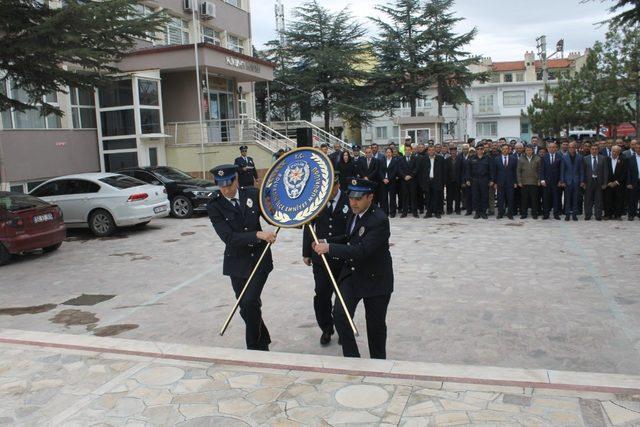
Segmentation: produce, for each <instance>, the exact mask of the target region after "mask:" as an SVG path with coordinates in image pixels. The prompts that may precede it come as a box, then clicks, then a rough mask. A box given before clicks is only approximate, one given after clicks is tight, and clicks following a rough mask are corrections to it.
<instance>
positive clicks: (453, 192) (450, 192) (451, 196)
mask: <svg viewBox="0 0 640 427" xmlns="http://www.w3.org/2000/svg"><path fill="white" fill-rule="evenodd" d="M453 211H455V212H456V213H460V183H459V182H452V181H449V182H447V213H448V214H450V213H451V212H453Z"/></svg>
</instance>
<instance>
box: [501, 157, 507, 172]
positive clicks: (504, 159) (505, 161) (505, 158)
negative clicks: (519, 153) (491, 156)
mask: <svg viewBox="0 0 640 427" xmlns="http://www.w3.org/2000/svg"><path fill="white" fill-rule="evenodd" d="M502 163H504V167H505V169H506V168H507V164H508V161H507V156H504V157H503V162H502Z"/></svg>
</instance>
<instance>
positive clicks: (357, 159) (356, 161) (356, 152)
mask: <svg viewBox="0 0 640 427" xmlns="http://www.w3.org/2000/svg"><path fill="white" fill-rule="evenodd" d="M361 148H362V147H361V146H359V145H355V144H354V145H353V156H352V157H351V161H352V162H353V165H354V167H355V171H356V176H357V177H360V174H361V173H362V169H363V166H362V161H363V160H364V156H363V155H362V152H361V151H360V150H361Z"/></svg>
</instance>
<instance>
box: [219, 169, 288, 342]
mask: <svg viewBox="0 0 640 427" xmlns="http://www.w3.org/2000/svg"><path fill="white" fill-rule="evenodd" d="M211 173H212V174H213V176H214V177H215V180H216V184H217V185H218V186H219V187H220V190H219V191H216V192H215V193H214V195H213V197H212V199H211V200H210V201H209V204H208V205H207V212H208V213H209V219H210V220H211V224H213V228H214V229H215V231H216V233H217V234H218V236H219V237H220V239H221V240H222V241H223V242H224V244H225V250H224V261H223V265H222V274H223V275H225V276H229V277H230V278H231V285H232V286H233V291H234V292H235V294H236V298H238V297H239V296H240V292H242V289H243V288H244V286H245V283H246V281H247V279H248V278H249V274H250V273H251V271H252V270H253V268H254V267H255V265H256V262H257V260H258V258H259V257H260V254H261V253H262V251H263V250H264V247H265V245H266V244H267V243H274V242H275V241H276V235H275V233H272V232H270V231H262V228H261V227H260V207H259V201H258V199H259V194H258V190H257V189H256V188H253V187H248V188H244V187H239V183H238V167H237V166H236V165H221V166H217V167H215V168H213V169H211ZM271 270H273V263H272V260H271V250H269V251H268V252H267V254H266V255H265V257H264V259H263V260H262V263H260V266H259V267H258V270H257V271H256V274H255V275H254V276H253V279H252V280H251V283H249V286H248V287H247V290H246V292H245V294H244V296H243V297H242V300H241V301H240V315H241V316H242V318H243V319H244V322H245V324H246V332H245V339H246V344H247V349H249V350H264V351H269V344H270V343H271V338H270V336H269V331H268V330H267V327H266V326H265V324H264V322H263V321H262V309H261V307H262V302H261V300H260V294H261V293H262V288H263V287H264V284H265V283H266V281H267V277H268V276H269V273H270V272H271Z"/></svg>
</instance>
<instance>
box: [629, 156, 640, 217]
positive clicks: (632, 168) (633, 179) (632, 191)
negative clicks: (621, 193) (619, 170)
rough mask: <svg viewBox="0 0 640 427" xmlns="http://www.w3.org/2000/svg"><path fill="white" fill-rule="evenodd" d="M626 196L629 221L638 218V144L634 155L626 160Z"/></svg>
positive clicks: (639, 171) (639, 158)
mask: <svg viewBox="0 0 640 427" xmlns="http://www.w3.org/2000/svg"><path fill="white" fill-rule="evenodd" d="M627 195H628V203H629V221H633V218H635V217H636V216H638V201H639V200H640V144H636V147H635V154H634V155H633V156H631V155H630V156H629V158H628V159H627Z"/></svg>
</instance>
